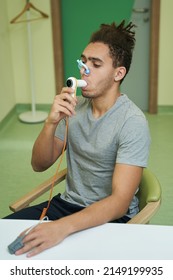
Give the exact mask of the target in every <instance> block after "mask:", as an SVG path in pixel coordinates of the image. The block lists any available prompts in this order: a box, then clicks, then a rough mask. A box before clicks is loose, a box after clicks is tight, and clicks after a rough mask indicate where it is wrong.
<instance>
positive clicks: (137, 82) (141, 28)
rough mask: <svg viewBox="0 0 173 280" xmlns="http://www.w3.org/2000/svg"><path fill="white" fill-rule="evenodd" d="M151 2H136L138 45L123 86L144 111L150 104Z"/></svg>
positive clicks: (148, 0)
mask: <svg viewBox="0 0 173 280" xmlns="http://www.w3.org/2000/svg"><path fill="white" fill-rule="evenodd" d="M150 8H151V0H135V2H134V7H133V12H132V17H131V21H132V22H133V23H134V24H135V25H136V26H137V27H136V28H135V32H136V45H135V49H134V53H133V60H132V64H131V69H130V71H129V73H128V74H127V76H126V78H125V80H124V82H123V83H122V86H121V92H123V93H125V94H127V96H128V97H129V98H130V99H131V100H132V101H133V102H134V103H135V104H136V105H137V106H138V107H139V108H140V109H141V110H143V111H148V106H149V105H148V104H149V72H150V71H149V70H150V61H149V55H150V54H149V52H150V10H151V9H150Z"/></svg>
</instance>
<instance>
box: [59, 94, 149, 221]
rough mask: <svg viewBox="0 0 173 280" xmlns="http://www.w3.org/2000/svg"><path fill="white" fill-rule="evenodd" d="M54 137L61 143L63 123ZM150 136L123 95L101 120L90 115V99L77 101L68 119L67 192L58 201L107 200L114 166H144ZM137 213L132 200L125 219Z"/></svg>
mask: <svg viewBox="0 0 173 280" xmlns="http://www.w3.org/2000/svg"><path fill="white" fill-rule="evenodd" d="M55 136H56V137H58V138H60V139H61V140H64V136H65V120H62V121H61V122H60V123H59V125H58V127H57V129H56V133H55ZM149 146H150V134H149V129H148V124H147V121H146V118H145V116H144V114H143V113H142V111H141V110H140V109H139V108H138V107H137V106H136V105H135V104H134V103H133V102H132V101H131V100H130V99H129V98H128V97H127V96H126V95H125V94H122V95H121V96H120V97H119V98H118V99H117V101H116V103H115V104H114V105H113V106H112V107H111V108H110V109H109V110H108V111H107V112H106V113H105V114H104V115H103V116H101V117H100V118H98V119H95V118H94V116H93V114H92V105H91V101H90V99H85V98H83V97H79V98H78V105H77V106H76V115H75V116H73V117H71V118H69V128H68V143H67V152H66V156H67V168H68V174H67V177H66V190H65V192H64V193H63V194H62V195H61V198H62V199H64V200H66V201H68V202H70V203H74V204H77V205H80V206H83V207H85V206H88V205H90V204H92V203H94V202H96V201H98V200H101V199H103V198H105V197H107V196H109V195H110V194H111V192H112V175H113V172H114V168H115V164H116V163H123V164H129V165H136V166H142V167H146V166H147V160H148V156H149ZM137 212H138V199H137V198H136V196H134V198H133V200H132V202H131V204H130V207H129V210H128V213H127V216H129V217H132V216H134V215H135V214H136V213H137Z"/></svg>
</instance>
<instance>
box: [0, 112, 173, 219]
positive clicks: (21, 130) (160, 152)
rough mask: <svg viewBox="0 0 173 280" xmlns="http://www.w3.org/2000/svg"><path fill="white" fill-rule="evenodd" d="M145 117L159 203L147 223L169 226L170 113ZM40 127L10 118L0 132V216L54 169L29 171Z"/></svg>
mask: <svg viewBox="0 0 173 280" xmlns="http://www.w3.org/2000/svg"><path fill="white" fill-rule="evenodd" d="M146 116H147V119H148V121H149V126H150V130H151V138H152V144H151V152H150V158H149V165H148V167H149V168H150V169H151V171H152V172H153V173H155V175H156V176H157V177H158V179H159V181H160V183H161V186H162V204H161V207H160V210H159V212H158V213H157V214H156V215H155V216H154V217H153V219H152V221H151V222H152V223H153V224H161V225H173V167H172V166H173V113H172V114H170V113H165V114H164V113H162V114H161V113H160V114H158V115H150V114H146ZM42 125H43V124H42V123H41V124H24V123H21V122H19V121H18V118H17V116H13V117H12V118H11V119H10V121H9V122H8V123H7V124H6V125H5V127H3V129H1V131H0V177H1V185H0V209H1V210H0V217H3V216H5V215H7V214H8V213H9V212H10V210H9V209H8V205H9V204H10V203H11V202H12V201H14V200H16V199H17V198H19V197H20V196H21V195H23V194H25V193H26V192H27V191H29V190H30V189H31V187H34V186H36V185H37V184H39V183H41V182H42V181H43V180H44V179H47V178H48V177H50V176H52V175H53V174H54V172H55V170H56V168H57V163H55V164H54V166H53V167H52V168H51V169H50V170H48V171H46V172H44V173H35V172H33V171H32V168H31V165H30V158H31V150H32V145H33V143H34V141H35V139H36V137H37V135H38V133H39V131H40V130H41V127H42ZM62 188H63V186H61V189H62ZM48 195H49V194H46V195H44V198H43V199H47V198H48Z"/></svg>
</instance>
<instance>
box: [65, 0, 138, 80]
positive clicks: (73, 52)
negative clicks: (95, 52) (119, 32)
mask: <svg viewBox="0 0 173 280" xmlns="http://www.w3.org/2000/svg"><path fill="white" fill-rule="evenodd" d="M133 3H134V0H107V1H105V0H104V1H100V0H87V1H82V0H62V1H61V15H62V33H63V51H64V73H65V79H67V78H68V77H69V76H75V77H76V78H79V77H80V76H79V71H78V68H77V63H76V60H77V59H78V58H79V57H80V55H81V53H82V52H83V49H84V48H85V46H86V45H87V44H88V41H89V39H90V35H91V33H92V32H94V31H96V30H97V29H99V26H100V24H101V23H108V24H109V23H112V22H113V21H115V22H116V23H119V22H121V21H122V20H123V19H125V20H126V22H128V21H129V19H130V17H131V12H132V7H133Z"/></svg>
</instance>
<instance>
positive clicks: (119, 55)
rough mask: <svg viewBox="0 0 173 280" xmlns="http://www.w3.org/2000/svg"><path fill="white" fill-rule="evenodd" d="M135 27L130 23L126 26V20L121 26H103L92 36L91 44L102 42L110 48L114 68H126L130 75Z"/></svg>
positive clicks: (113, 24)
mask: <svg viewBox="0 0 173 280" xmlns="http://www.w3.org/2000/svg"><path fill="white" fill-rule="evenodd" d="M133 27H135V25H134V24H133V23H132V22H130V23H129V24H128V25H127V26H125V20H123V21H122V22H121V23H120V24H119V25H116V23H115V22H113V23H112V24H110V25H109V24H101V25H100V29H99V30H98V31H96V32H94V33H93V34H92V35H91V38H90V43H95V42H101V43H104V44H106V45H108V47H109V51H110V56H111V58H112V60H113V67H114V68H116V67H119V66H124V67H125V68H126V74H127V73H128V71H129V69H130V65H131V61H132V53H133V49H134V46H135V32H134V31H132V28H133Z"/></svg>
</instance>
